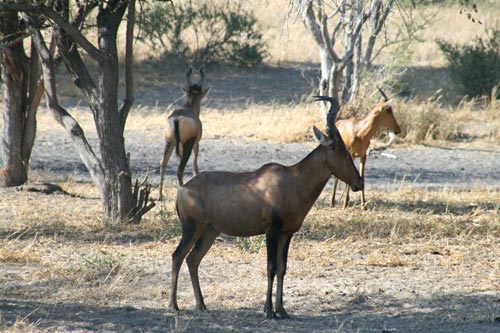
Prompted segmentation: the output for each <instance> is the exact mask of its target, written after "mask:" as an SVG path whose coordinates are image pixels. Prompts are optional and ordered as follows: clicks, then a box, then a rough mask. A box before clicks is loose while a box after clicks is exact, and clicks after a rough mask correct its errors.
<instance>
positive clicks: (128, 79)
mask: <svg viewBox="0 0 500 333" xmlns="http://www.w3.org/2000/svg"><path fill="white" fill-rule="evenodd" d="M134 26H135V0H130V2H129V5H128V16H127V36H126V41H125V99H124V100H123V105H122V107H121V108H120V121H121V125H122V131H123V129H124V128H125V123H126V121H127V117H128V113H129V112H130V109H131V108H132V105H133V103H134V75H133V63H134V54H133V43H134Z"/></svg>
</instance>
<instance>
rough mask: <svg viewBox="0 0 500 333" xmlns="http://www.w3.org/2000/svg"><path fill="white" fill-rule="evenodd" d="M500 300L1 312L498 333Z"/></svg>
mask: <svg viewBox="0 0 500 333" xmlns="http://www.w3.org/2000/svg"><path fill="white" fill-rule="evenodd" d="M497 302H498V300H497V299H495V298H494V297H493V296H491V295H484V294H483V295H460V294H447V295H440V296H436V297H432V298H412V299H400V298H394V297H391V296H388V295H381V296H380V297H378V298H375V297H374V298H373V299H371V300H367V301H366V302H363V303H362V304H353V303H352V302H343V303H342V302H341V301H339V302H338V303H337V304H339V305H335V306H334V307H331V308H328V306H329V305H325V307H323V309H322V310H320V312H319V313H311V314H308V312H312V311H314V310H312V309H308V305H307V304H302V305H301V306H300V308H296V309H289V311H290V310H291V311H292V313H291V315H292V317H291V319H288V320H267V319H265V315H264V313H263V312H262V311H260V309H253V308H240V309H236V310H235V309H217V310H211V311H207V312H203V313H201V312H198V311H191V310H183V311H181V312H180V314H175V313H173V312H171V311H169V310H166V309H164V308H161V307H159V308H148V307H140V308H139V307H134V306H118V307H113V306H101V305H89V304H77V303H60V302H57V301H54V302H41V301H33V300H19V299H3V300H2V301H0V314H2V316H3V323H2V325H3V326H4V328H6V327H7V328H8V327H10V326H12V325H14V323H15V322H16V321H19V320H21V319H22V320H23V321H24V323H25V324H28V323H32V324H35V325H36V326H37V329H38V330H49V329H50V330H51V331H53V330H56V331H58V330H60V331H65V332H172V331H176V332H206V333H209V332H214V333H215V332H393V331H398V332H421V331H422V328H425V329H424V331H427V332H437V331H439V332H444V333H446V332H450V333H451V332H482V333H488V332H491V333H493V332H498V331H499V329H500V323H498V320H499V318H498V315H499V313H498V305H497V304H498V303H497ZM495 306H496V307H497V308H496V310H494V309H495ZM390 309H394V312H391V311H388V310H390ZM495 311H497V312H495ZM294 312H295V314H294ZM0 328H2V327H1V326H0Z"/></svg>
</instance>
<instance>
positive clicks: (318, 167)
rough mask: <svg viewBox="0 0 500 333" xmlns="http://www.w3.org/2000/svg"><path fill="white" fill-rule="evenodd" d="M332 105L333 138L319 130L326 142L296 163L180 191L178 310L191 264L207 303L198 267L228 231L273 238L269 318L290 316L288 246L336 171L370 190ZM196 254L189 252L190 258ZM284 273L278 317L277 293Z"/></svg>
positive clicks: (210, 176) (175, 267) (219, 175)
mask: <svg viewBox="0 0 500 333" xmlns="http://www.w3.org/2000/svg"><path fill="white" fill-rule="evenodd" d="M316 97H317V100H326V101H329V102H331V104H332V106H331V108H330V111H329V113H328V117H327V129H328V131H327V133H328V134H324V133H322V132H321V131H320V130H318V129H317V128H316V127H313V130H314V135H315V136H316V138H317V139H318V141H319V143H320V144H319V145H318V147H317V148H316V149H314V150H313V151H312V152H311V153H310V154H309V155H307V156H306V157H305V158H304V159H303V160H301V161H300V162H298V163H297V164H295V165H292V166H283V165H281V164H276V163H269V164H265V165H264V166H262V167H261V168H260V169H258V170H255V171H252V172H243V173H233V172H222V171H214V172H202V173H200V174H199V175H198V176H196V177H194V178H192V179H191V180H190V181H189V182H188V183H187V184H186V185H184V186H183V187H180V188H179V189H178V192H177V205H176V207H177V214H178V216H179V219H180V221H181V223H182V238H181V241H180V243H179V245H178V246H177V248H176V250H175V251H174V253H173V254H172V285H171V288H172V289H171V293H170V306H171V307H172V308H173V309H175V310H176V311H178V310H179V307H178V305H177V281H178V277H179V270H180V268H181V265H182V262H183V260H184V258H185V257H186V255H187V259H186V262H187V265H188V268H189V274H190V276H191V282H192V284H193V290H194V296H195V299H196V308H197V309H198V310H205V309H206V306H205V303H204V301H203V296H202V293H201V289H200V282H199V279H198V266H199V265H200V262H201V260H202V259H203V257H204V256H205V254H206V253H207V251H208V250H209V249H210V247H211V246H212V244H213V242H214V241H215V239H216V237H217V236H218V235H219V234H220V233H224V234H226V235H231V236H238V237H249V236H254V235H259V234H265V235H266V247H267V277H268V280H267V297H266V303H265V312H266V315H267V318H273V317H276V316H279V317H281V318H288V314H287V312H286V311H285V309H284V307H283V278H284V276H285V271H286V264H287V257H288V248H289V245H290V241H291V239H292V236H293V234H294V233H295V232H297V231H298V230H299V229H300V227H301V226H302V223H303V222H304V218H305V217H306V215H307V213H308V212H309V210H310V209H311V207H312V205H313V204H314V202H315V201H316V199H317V198H318V196H319V195H320V193H321V191H322V190H323V188H324V187H325V185H326V183H327V182H328V179H329V178H330V177H331V175H332V174H335V175H336V176H337V177H339V178H340V179H342V180H343V181H345V182H347V183H349V184H350V185H351V188H352V189H353V191H358V190H362V189H363V186H364V183H363V178H362V177H361V176H360V175H359V173H358V170H357V169H356V167H355V166H354V163H353V162H352V158H351V155H350V154H349V152H348V151H347V150H346V147H345V145H344V143H343V141H342V138H341V137H340V134H339V132H338V131H337V128H336V127H335V117H336V115H337V112H338V109H339V105H338V103H337V101H336V100H335V99H333V98H330V97H321V96H316ZM188 254H189V255H188ZM275 276H277V287H276V312H274V311H273V302H272V291H273V283H274V278H275Z"/></svg>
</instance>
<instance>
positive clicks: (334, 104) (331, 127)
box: [313, 96, 340, 138]
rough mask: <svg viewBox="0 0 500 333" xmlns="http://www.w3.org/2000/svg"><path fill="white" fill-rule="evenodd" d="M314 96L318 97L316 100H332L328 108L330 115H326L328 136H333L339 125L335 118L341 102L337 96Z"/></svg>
mask: <svg viewBox="0 0 500 333" xmlns="http://www.w3.org/2000/svg"><path fill="white" fill-rule="evenodd" d="M313 97H314V98H316V101H327V102H330V104H331V105H330V110H328V115H327V116H326V128H327V130H328V136H329V137H330V138H332V137H333V134H334V131H335V130H336V129H337V127H336V126H335V120H336V118H337V114H338V113H339V110H340V105H339V102H338V101H337V100H336V99H335V98H333V97H329V96H313Z"/></svg>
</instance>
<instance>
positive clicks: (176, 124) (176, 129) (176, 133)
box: [174, 119, 181, 157]
mask: <svg viewBox="0 0 500 333" xmlns="http://www.w3.org/2000/svg"><path fill="white" fill-rule="evenodd" d="M174 136H175V153H176V154H177V156H179V157H181V153H180V151H179V145H180V144H181V136H180V134H179V119H174Z"/></svg>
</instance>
